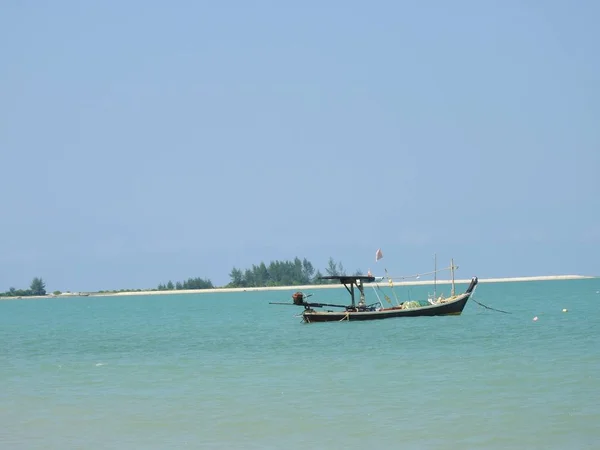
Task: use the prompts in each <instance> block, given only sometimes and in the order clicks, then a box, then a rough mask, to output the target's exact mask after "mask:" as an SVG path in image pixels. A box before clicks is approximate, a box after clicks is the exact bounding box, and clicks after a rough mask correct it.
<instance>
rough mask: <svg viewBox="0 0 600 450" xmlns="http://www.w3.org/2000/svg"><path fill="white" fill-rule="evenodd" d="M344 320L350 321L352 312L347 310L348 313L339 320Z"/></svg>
mask: <svg viewBox="0 0 600 450" xmlns="http://www.w3.org/2000/svg"><path fill="white" fill-rule="evenodd" d="M344 320H347V321H348V322H350V313H349V312H347V313H346V315H345V316H344V317H342V318H341V319H340V320H339V321H340V322H343V321H344Z"/></svg>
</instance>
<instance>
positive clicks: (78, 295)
mask: <svg viewBox="0 0 600 450" xmlns="http://www.w3.org/2000/svg"><path fill="white" fill-rule="evenodd" d="M590 278H598V277H596V276H588V275H542V276H535V277H507V278H480V279H479V283H480V284H482V283H514V282H525V281H557V280H583V279H590ZM454 282H455V283H456V284H469V283H470V282H471V279H470V278H469V279H456V280H454ZM393 283H394V287H399V286H419V285H431V284H433V283H434V281H433V280H416V281H394V282H393ZM451 283H452V280H437V284H438V285H449V284H451ZM377 284H378V285H379V286H382V287H388V286H389V284H388V281H387V280H386V279H383V280H381V281H378V282H377V283H368V284H367V285H369V286H370V285H373V286H375V285H377ZM340 288H341V289H344V286H343V285H342V284H340V283H335V284H310V285H305V286H274V287H246V288H213V289H186V290H184V289H182V290H172V291H131V292H102V293H99V292H89V293H76V294H67V295H52V294H48V295H45V296H28V297H0V300H18V299H32V300H33V299H43V298H61V297H62V298H65V297H68V298H73V299H75V298H84V297H126V296H132V295H179V294H214V293H219V292H256V291H312V290H316V289H340Z"/></svg>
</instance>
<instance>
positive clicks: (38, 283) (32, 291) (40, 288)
mask: <svg viewBox="0 0 600 450" xmlns="http://www.w3.org/2000/svg"><path fill="white" fill-rule="evenodd" d="M34 295H46V284H45V283H44V280H42V279H41V278H38V277H35V278H34V279H33V280H32V281H31V284H30V285H29V289H15V288H14V287H11V288H10V289H9V290H8V291H6V292H0V297H32V296H34Z"/></svg>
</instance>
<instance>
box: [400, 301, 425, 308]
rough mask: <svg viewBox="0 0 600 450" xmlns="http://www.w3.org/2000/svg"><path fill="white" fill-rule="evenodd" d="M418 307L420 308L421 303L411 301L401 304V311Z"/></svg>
mask: <svg viewBox="0 0 600 450" xmlns="http://www.w3.org/2000/svg"><path fill="white" fill-rule="evenodd" d="M420 306H421V303H419V302H418V301H416V300H412V301H408V302H404V303H403V304H402V309H411V308H419V307H420Z"/></svg>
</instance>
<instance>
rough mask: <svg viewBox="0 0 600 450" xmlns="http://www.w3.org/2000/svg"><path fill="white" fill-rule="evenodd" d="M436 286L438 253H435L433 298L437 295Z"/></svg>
mask: <svg viewBox="0 0 600 450" xmlns="http://www.w3.org/2000/svg"><path fill="white" fill-rule="evenodd" d="M436 287H437V254H435V253H434V255H433V299H434V300H435V299H436V297H437V295H436Z"/></svg>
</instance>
